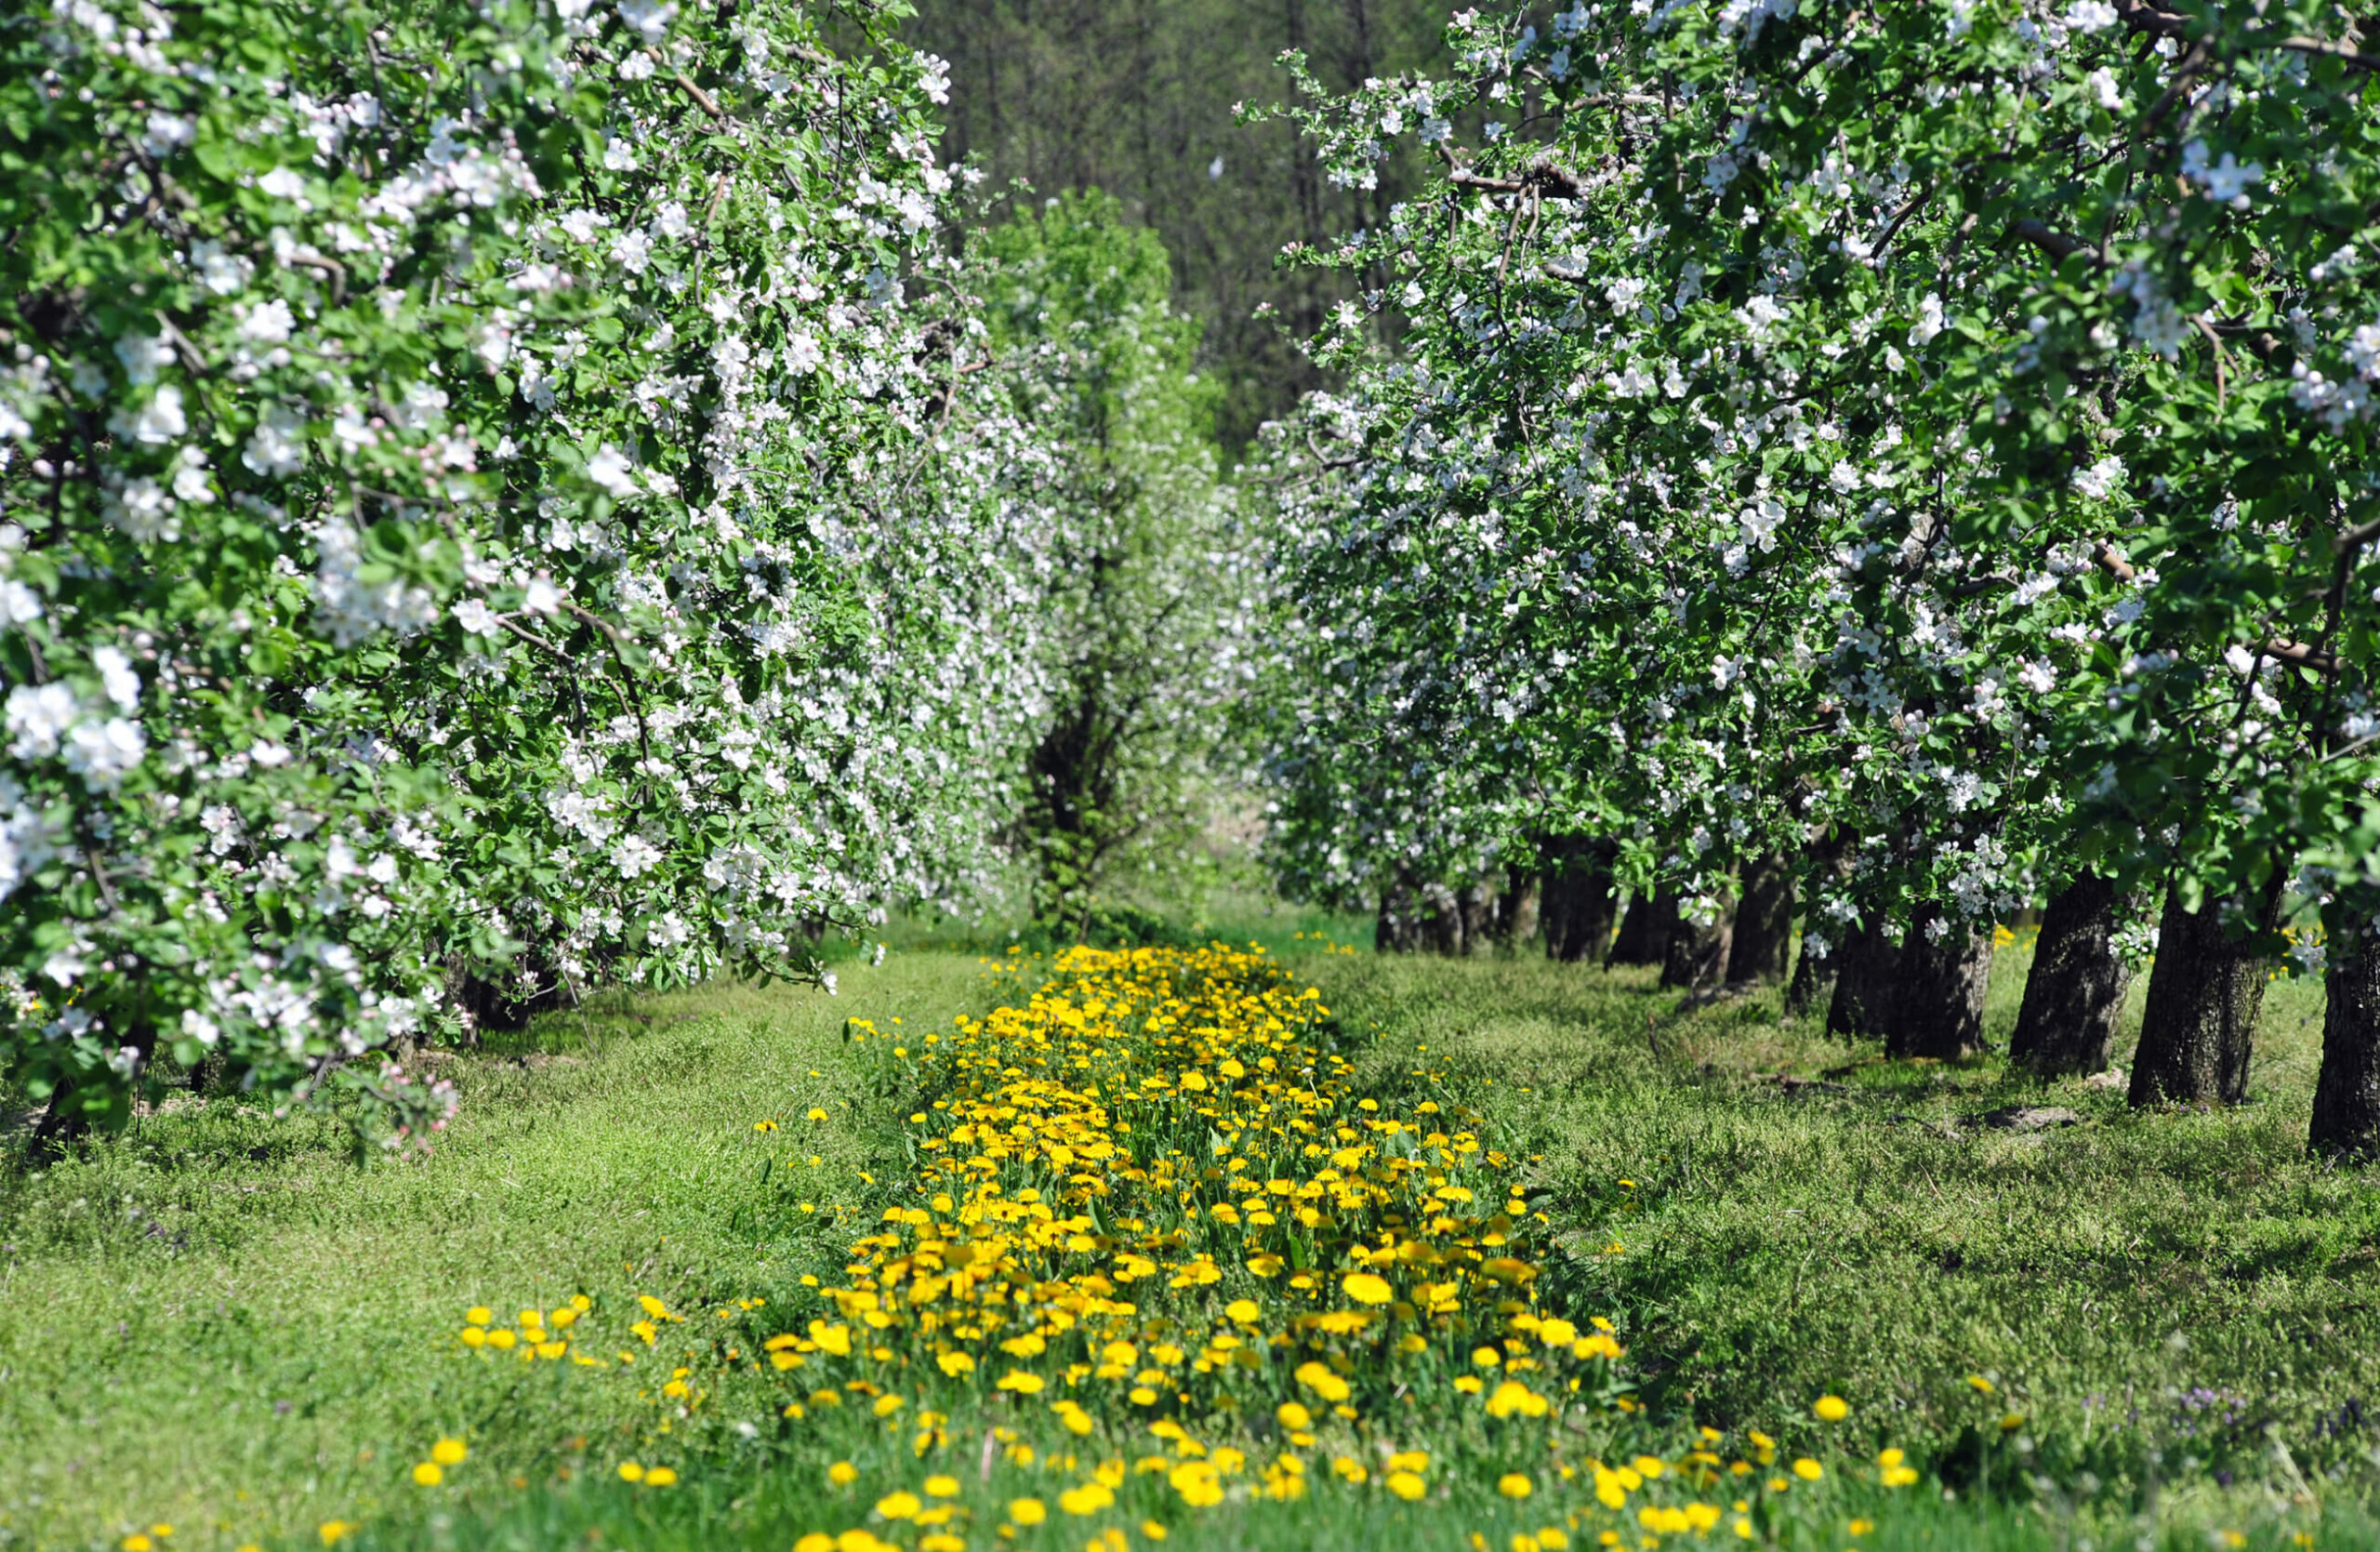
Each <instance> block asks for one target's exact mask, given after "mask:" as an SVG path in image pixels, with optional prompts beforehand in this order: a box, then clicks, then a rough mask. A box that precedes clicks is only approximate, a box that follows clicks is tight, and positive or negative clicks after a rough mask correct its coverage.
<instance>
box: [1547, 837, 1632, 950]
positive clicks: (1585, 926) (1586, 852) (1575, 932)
mask: <svg viewBox="0 0 2380 1552" xmlns="http://www.w3.org/2000/svg"><path fill="white" fill-rule="evenodd" d="M1618 852H1619V848H1618V847H1616V846H1614V845H1613V844H1612V843H1611V842H1608V841H1580V840H1577V839H1575V838H1572V839H1566V840H1564V841H1562V842H1558V843H1557V844H1556V846H1555V847H1554V849H1553V850H1552V851H1551V852H1550V854H1549V855H1548V857H1547V859H1546V869H1545V901H1546V912H1545V955H1546V958H1548V959H1556V960H1561V961H1563V962H1566V963H1567V962H1575V961H1578V960H1582V959H1589V958H1597V959H1599V958H1601V957H1602V954H1603V951H1604V949H1605V948H1606V947H1607V945H1609V943H1610V942H1611V919H1612V912H1613V907H1614V905H1615V904H1617V902H1616V901H1615V900H1614V899H1613V898H1612V887H1611V862H1612V858H1613V857H1614V856H1616V855H1618ZM1557 900H1558V901H1560V906H1559V908H1558V909H1556V907H1555V904H1554V902H1555V901H1557Z"/></svg>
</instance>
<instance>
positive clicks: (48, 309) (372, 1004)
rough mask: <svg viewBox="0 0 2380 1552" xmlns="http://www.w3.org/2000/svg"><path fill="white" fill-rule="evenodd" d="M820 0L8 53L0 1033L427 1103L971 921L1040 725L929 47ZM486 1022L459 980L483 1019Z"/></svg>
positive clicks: (244, 14)
mask: <svg viewBox="0 0 2380 1552" xmlns="http://www.w3.org/2000/svg"><path fill="white" fill-rule="evenodd" d="M863 20H864V23H865V25H864V31H865V34H866V35H865V38H864V40H863V43H864V46H863V47H862V49H861V50H860V51H859V52H857V53H855V54H853V55H852V56H851V57H848V58H845V57H840V56H838V55H836V54H834V53H832V52H830V51H829V50H828V48H827V46H826V43H825V41H824V39H823V37H822V34H821V33H820V32H819V30H818V25H817V22H816V20H815V19H813V16H812V15H811V14H810V13H809V12H807V11H805V10H804V9H802V8H801V7H797V6H793V5H788V4H779V3H774V0H747V3H746V4H743V5H741V6H739V7H727V8H725V9H723V10H721V11H720V12H718V13H717V15H716V16H713V15H712V14H711V13H709V12H707V11H706V12H705V13H704V14H702V15H701V16H696V15H695V14H694V13H692V12H689V13H687V14H686V15H684V16H682V17H681V15H680V13H679V8H678V7H676V6H675V5H671V4H667V3H663V0H621V3H619V4H617V5H609V6H603V7H594V6H590V5H589V4H588V0H538V3H534V4H533V3H530V0H496V4H493V5H488V6H476V5H460V4H430V5H428V6H421V7H403V8H400V9H399V10H396V11H391V12H387V13H385V14H381V13H374V14H373V15H372V16H370V17H367V15H366V13H364V12H361V11H355V10H351V9H345V8H340V7H324V6H321V5H317V4H312V3H311V0H205V3H202V4H198V5H193V6H180V7H171V8H170V9H168V8H164V7H154V6H150V5H146V4H141V3H139V0H67V3H64V4H61V5H59V6H58V7H55V9H54V10H52V11H50V12H48V13H46V14H43V15H40V16H33V15H30V14H29V15H28V16H27V17H25V18H20V20H19V21H18V23H17V24H15V25H12V26H10V27H9V28H8V29H7V30H6V32H5V33H0V58H5V68H0V231H5V232H6V233H7V240H6V242H5V243H0V357H5V361H0V524H5V525H4V526H0V679H5V681H6V683H5V697H4V698H5V709H6V749H5V758H0V899H5V902H6V905H5V909H0V976H5V979H6V983H7V989H8V993H9V1002H10V1008H9V1015H10V1023H9V1026H8V1028H7V1033H6V1034H5V1036H0V1053H5V1061H6V1064H7V1068H8V1069H9V1071H10V1073H11V1074H12V1075H13V1076H14V1077H16V1078H17V1079H19V1080H20V1081H22V1082H24V1083H25V1084H26V1085H27V1086H28V1088H29V1090H30V1092H31V1093H32V1094H33V1095H34V1096H35V1097H37V1098H46V1100H48V1102H49V1106H50V1110H49V1116H50V1121H49V1123H48V1124H49V1125H50V1126H51V1127H52V1128H54V1129H56V1130H59V1131H71V1130H73V1129H74V1128H76V1127H78V1126H80V1125H82V1124H85V1123H86V1122H87V1121H104V1120H106V1119H109V1118H120V1117H122V1116H123V1115H124V1114H125V1113H126V1108H127V1106H128V1105H130V1104H131V1103H132V1102H133V1101H134V1100H136V1099H137V1098H138V1097H139V1095H140V1094H142V1093H143V1092H144V1090H146V1089H148V1088H150V1087H152V1086H153V1082H154V1081H155V1076H156V1074H157V1073H158V1071H159V1070H160V1061H161V1058H162V1057H164V1056H165V1055H167V1054H170V1055H172V1057H174V1058H175V1063H174V1064H172V1065H175V1066H179V1068H184V1069H193V1068H201V1067H202V1066H207V1065H210V1064H211V1065H212V1067H213V1068H214V1069H215V1070H216V1071H217V1072H218V1073H219V1074H220V1076H221V1078H222V1080H223V1081H231V1082H236V1083H238V1084H239V1085H241V1086H243V1087H245V1088H247V1089H249V1090H251V1091H254V1092H256V1093H258V1094H259V1095H261V1096H265V1097H269V1098H271V1099H273V1100H274V1101H275V1102H277V1103H282V1104H287V1103H291V1102H294V1101H297V1100H300V1099H306V1098H311V1099H314V1100H323V1099H326V1098H328V1097H331V1096H332V1095H334V1094H348V1095H350V1096H352V1097H356V1098H360V1099H362V1100H363V1101H364V1113H366V1114H367V1115H370V1116H373V1117H377V1118H378V1119H377V1121H373V1122H372V1123H371V1124H372V1126H373V1128H375V1129H377V1131H378V1132H379V1134H381V1135H383V1136H386V1137H394V1136H397V1135H400V1134H403V1133H405V1132H406V1131H407V1130H408V1129H411V1128H418V1127H420V1126H422V1125H424V1124H435V1123H437V1122H438V1121H440V1120H441V1119H442V1118H443V1114H444V1113H445V1112H446V1111H447V1109H448V1108H451V1102H452V1100H451V1094H449V1093H447V1092H446V1091H445V1090H444V1089H443V1086H442V1085H436V1084H428V1083H425V1082H423V1081H419V1080H418V1079H417V1078H416V1077H414V1076H412V1075H411V1074H409V1072H408V1071H407V1069H406V1068H405V1066H404V1064H403V1061H402V1060H399V1059H397V1057H398V1056H399V1055H401V1053H402V1052H403V1049H404V1048H405V1047H406V1045H407V1044H408V1042H410V1041H415V1040H417V1039H419V1038H421V1037H422V1036H424V1035H425V1034H429V1033H432V1032H436V1031H438V1030H441V1029H444V1030H447V1031H452V1030H454V1029H455V1028H457V1027H458V1026H459V1024H460V1022H461V1021H462V1020H463V1019H464V1018H465V1017H466V1016H467V1015H468V1012H469V996H468V995H467V991H468V989H469V988H471V987H473V986H481V987H483V988H493V990H492V991H491V992H489V993H487V995H490V996H496V997H500V998H504V999H513V1000H526V999H529V998H532V997H534V996H536V994H538V993H539V992H541V991H546V990H549V989H551V988H555V987H562V988H566V989H575V988H577V987H579V986H582V985H585V984H587V983H589V982H591V981H595V980H599V979H605V978H610V979H617V980H624V981H627V982H629V983H655V982H668V981H678V980H683V979H687V978H692V977H696V976H700V975H706V974H708V973H710V972H712V971H715V970H718V969H721V968H733V969H735V970H738V971H742V972H746V973H752V974H761V975H772V974H774V975H801V974H804V973H807V972H808V971H809V970H810V968H811V965H810V961H809V956H808V954H807V949H806V938H805V936H804V928H805V926H810V925H814V924H816V923H818V922H825V921H828V920H841V921H844V922H856V921H857V920H859V919H860V917H862V916H863V915H865V914H866V913H867V912H869V911H873V910H878V909H881V908H882V907H883V906H884V905H885V904H886V903H887V902H891V901H896V900H899V899H904V898H907V899H941V900H948V899H953V898H956V897H957V896H959V895H960V894H962V893H963V892H965V891H966V890H967V889H969V888H970V887H972V885H973V884H974V883H976V882H980V880H981V878H982V877H983V875H984V874H985V869H987V868H988V867H989V866H990V865H991V860H992V859H991V855H990V852H989V849H988V847H989V836H990V829H991V826H992V824H993V822H994V820H995V819H996V817H998V816H999V814H1000V813H1001V811H1002V808H1003V805H1002V803H1001V802H1000V792H1001V791H1002V789H1003V783H1004V782H1005V781H1006V780H1007V779H1008V776H1007V773H1008V772H1009V771H1010V770H1012V765H1013V758H1012V757H1013V756H1014V755H1015V753H1016V750H1017V748H1018V742H1019V739H1020V738H1021V737H1022V736H1023V735H1022V734H1021V732H1020V731H1019V724H1020V723H1021V722H1022V721H1024V720H1025V719H1024V717H1022V716H1021V715H1020V712H1021V711H1023V712H1026V713H1029V712H1030V710H1031V709H1032V708H1033V707H1034V706H1035V705H1036V704H1038V695H1039V684H1040V677H1041V667H1040V663H1039V659H1038V655H1037V649H1036V647H1035V643H1034V641H1033V636H1032V632H1033V630H1034V629H1035V627H1034V620H1035V610H1034V609H1033V607H1032V606H1031V605H1032V601H1033V598H1034V596H1035V593H1036V590H1037V587H1038V582H1037V580H1036V577H1037V567H1036V559H1037V554H1038V547H1039V545H1040V543H1041V538H1040V537H1039V536H1040V529H1041V524H1039V523H1038V521H1037V519H1036V515H1035V511H1036V509H1035V504H1034V497H1033V495H1032V492H1033V490H1034V489H1035V488H1036V486H1037V485H1038V484H1043V483H1046V480H1047V477H1048V474H1049V471H1048V469H1047V467H1046V463H1047V456H1046V450H1045V449H1043V448H1042V447H1041V446H1040V444H1039V443H1038V442H1037V440H1036V437H1035V435H1034V434H1033V432H1032V431H1031V429H1030V428H1029V427H1026V426H1025V425H1023V424H1022V423H1020V421H1019V420H1018V418H1017V417H1016V414H1015V412H1014V410H1013V409H1012V403H1011V400H1010V399H1009V398H1008V396H1006V395H1004V394H999V393H996V392H993V391H989V390H988V389H987V388H986V386H985V383H986V380H987V376H986V375H985V374H983V373H981V372H979V371H976V370H974V368H977V367H979V366H981V365H983V363H982V361H981V359H980V358H981V355H982V345H981V341H980V337H981V335H982V327H981V325H980V323H979V321H977V320H976V319H975V318H974V316H973V315H972V306H973V303H972V299H971V298H970V297H969V295H968V290H967V275H966V272H965V271H964V270H963V268H962V267H961V266H960V265H959V263H958V262H957V261H956V260H953V259H949V258H947V257H946V256H945V253H944V250H943V248H942V247H941V246H940V245H938V243H937V240H936V229H937V226H938V224H939V223H940V221H941V219H942V215H943V211H944V207H945V203H946V201H947V199H948V197H949V195H950V192H951V184H952V179H953V174H952V173H951V172H950V171H949V170H946V169H945V168H943V167H941V166H937V165H936V163H935V160H934V156H933V139H932V125H931V120H930V117H929V115H930V113H931V112H932V104H933V103H934V102H935V101H936V100H938V99H939V98H940V95H941V92H942V86H943V82H942V77H941V73H940V67H939V66H938V65H937V64H936V63H935V62H934V61H932V60H926V59H923V58H921V57H919V56H917V55H915V54H913V53H912V52H911V51H909V50H907V49H906V48H903V47H900V46H897V45H895V44H893V42H892V41H891V40H890V38H889V35H888V34H887V33H886V32H885V28H884V26H883V24H882V23H881V22H880V20H868V19H863ZM483 1002H484V998H483Z"/></svg>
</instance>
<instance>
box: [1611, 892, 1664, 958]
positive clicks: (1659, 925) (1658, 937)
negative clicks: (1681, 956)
mask: <svg viewBox="0 0 2380 1552" xmlns="http://www.w3.org/2000/svg"><path fill="white" fill-rule="evenodd" d="M1676 927H1677V895H1676V893H1675V892H1674V891H1673V890H1669V889H1657V890H1655V891H1654V892H1653V893H1652V894H1650V895H1643V894H1639V895H1633V896H1631V897H1630V899H1629V901H1628V913H1627V914H1626V915H1624V916H1622V917H1621V918H1620V935H1619V936H1618V937H1616V938H1614V939H1612V943H1611V951H1610V952H1609V953H1608V954H1607V955H1606V956H1605V957H1604V962H1605V963H1606V964H1659V963H1661V962H1663V961H1665V960H1666V959H1667V958H1668V957H1669V949H1670V934H1671V933H1672V932H1673V931H1674V930H1676Z"/></svg>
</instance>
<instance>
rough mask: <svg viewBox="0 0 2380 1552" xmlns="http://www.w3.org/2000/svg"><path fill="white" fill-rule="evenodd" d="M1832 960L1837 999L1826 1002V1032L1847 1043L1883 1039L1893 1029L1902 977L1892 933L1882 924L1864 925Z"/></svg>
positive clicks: (1898, 952)
mask: <svg viewBox="0 0 2380 1552" xmlns="http://www.w3.org/2000/svg"><path fill="white" fill-rule="evenodd" d="M1829 957H1830V958H1831V959H1832V960H1833V961H1834V995H1833V996H1832V997H1831V998H1830V999H1828V1001H1827V1009H1826V1032H1827V1033H1828V1034H1830V1035H1841V1036H1842V1037H1843V1038H1844V1039H1845V1040H1864V1039H1869V1038H1871V1037H1880V1036H1882V1035H1883V1034H1884V1031H1885V1030H1886V1029H1888V1028H1891V1025H1892V1016H1893V1013H1892V1009H1893V993H1894V991H1895V989H1896V988H1897V983H1898V978H1899V975H1900V948H1899V946H1898V945H1897V944H1895V943H1894V942H1893V939H1892V933H1891V930H1890V929H1889V928H1888V927H1885V926H1884V925H1883V924H1881V923H1879V924H1875V925H1863V926H1861V927H1860V928H1859V929H1858V931H1856V932H1854V933H1852V934H1851V935H1850V936H1849V937H1847V938H1845V939H1844V941H1842V942H1841V943H1838V944H1836V945H1835V946H1834V952H1833V954H1831V956H1829Z"/></svg>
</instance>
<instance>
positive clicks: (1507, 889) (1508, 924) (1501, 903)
mask: <svg viewBox="0 0 2380 1552" xmlns="http://www.w3.org/2000/svg"><path fill="white" fill-rule="evenodd" d="M1539 899H1540V896H1539V893H1538V882H1537V872H1536V869H1529V868H1520V867H1513V868H1507V869H1504V892H1503V894H1502V895H1501V897H1499V898H1498V900H1497V901H1496V937H1497V940H1498V942H1500V943H1501V944H1503V945H1505V946H1507V947H1515V946H1518V945H1520V944H1523V943H1527V941H1528V940H1529V939H1530V938H1533V937H1535V936H1536V935H1537V923H1538V921H1539V919H1540V915H1541V913H1542V911H1543V907H1542V906H1540V904H1539Z"/></svg>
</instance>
